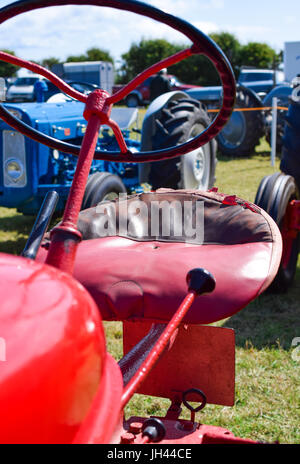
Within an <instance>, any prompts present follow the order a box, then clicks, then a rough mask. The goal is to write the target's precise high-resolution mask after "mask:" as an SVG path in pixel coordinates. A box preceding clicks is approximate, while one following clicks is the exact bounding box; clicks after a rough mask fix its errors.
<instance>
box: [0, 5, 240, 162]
mask: <svg viewBox="0 0 300 464" xmlns="http://www.w3.org/2000/svg"><path fill="white" fill-rule="evenodd" d="M68 4H73V5H94V6H102V7H111V8H115V9H118V10H125V11H130V12H133V13H136V14H139V15H142V16H146V17H148V18H152V19H154V20H156V21H158V22H160V23H163V24H166V25H167V26H170V27H172V28H174V29H175V30H177V31H178V32H180V33H182V34H184V35H185V36H186V37H187V38H188V39H189V40H190V41H191V42H192V46H191V47H190V48H187V49H185V50H182V51H180V52H178V53H175V54H174V55H172V56H169V57H168V58H165V59H164V60H161V61H159V62H158V63H155V64H154V65H152V66H150V68H148V69H146V70H145V71H143V72H142V73H140V74H139V75H138V76H137V77H135V78H134V79H133V80H132V81H131V82H129V84H127V85H126V86H125V87H124V88H123V89H121V90H120V91H119V92H117V93H116V94H114V95H112V96H109V95H106V96H105V104H104V107H105V105H106V106H107V107H111V105H112V104H113V103H116V102H118V101H120V100H122V99H123V98H124V97H125V96H126V95H128V93H130V92H131V91H132V90H134V89H135V88H136V87H137V86H138V85H139V84H140V83H142V82H143V81H144V80H145V79H147V77H149V76H151V75H152V74H154V73H156V72H158V71H159V70H161V69H162V68H165V67H168V66H171V65H173V64H175V63H178V62H179V61H181V60H183V59H185V58H188V57H189V56H191V55H194V54H203V55H205V56H207V57H208V58H209V59H210V60H211V61H212V63H213V64H214V66H215V67H216V69H217V71H218V73H219V75H220V78H221V82H222V86H223V102H222V107H221V109H220V111H219V113H218V114H217V116H216V117H215V119H214V120H213V121H212V122H211V124H210V126H209V127H207V128H206V129H205V130H204V131H203V132H202V133H201V134H200V135H198V136H196V137H195V138H193V139H192V140H189V141H188V142H186V143H183V144H181V145H177V146H176V147H170V148H166V149H163V150H156V151H148V152H142V153H138V155H137V154H135V153H131V152H130V151H129V150H128V148H127V146H126V143H125V140H124V138H123V135H122V132H121V130H120V128H119V127H118V126H117V124H116V123H115V122H114V121H112V120H111V119H110V118H109V113H108V112H107V110H106V109H103V111H102V110H101V111H102V112H101V111H100V112H98V113H97V115H98V118H99V121H100V123H101V124H107V125H108V126H109V127H111V129H112V130H113V132H114V134H115V137H116V139H117V142H118V145H119V147H120V151H119V152H118V151H107V150H101V149H99V148H96V149H95V152H94V158H96V159H102V160H107V161H115V162H149V161H159V160H163V159H170V158H174V157H178V156H181V155H184V154H186V153H189V152H191V151H192V150H195V149H197V148H199V147H200V146H202V145H205V144H206V143H208V142H209V141H210V140H212V139H213V138H214V137H215V136H216V135H217V134H218V133H219V132H220V131H221V130H222V129H223V127H224V126H225V124H226V122H227V121H228V119H229V117H230V115H231V112H232V110H233V107H234V103H235V95H236V87H235V78H234V74H233V71H232V68H231V65H230V63H229V61H228V60H227V58H226V56H225V55H224V54H223V52H222V51H221V50H220V48H219V47H218V46H217V45H216V44H215V43H214V42H213V41H212V40H211V39H210V38H209V37H207V36H206V35H205V34H203V33H202V32H201V31H199V30H198V29H196V28H195V27H194V26H192V25H191V24H189V23H187V22H186V21H184V20H181V19H179V18H177V17H176V16H172V15H170V14H168V13H166V12H164V11H162V10H159V9H158V8H155V7H153V6H150V5H147V4H146V3H143V2H140V1H137V0H20V1H18V2H15V3H12V4H10V5H7V6H5V7H3V8H2V9H0V24H2V23H4V22H5V21H6V20H8V19H11V18H14V17H16V16H18V15H19V14H21V13H25V12H27V11H32V10H36V9H39V8H45V7H50V6H62V5H68ZM0 59H1V60H3V61H6V62H8V63H12V64H16V65H18V66H22V67H25V68H27V69H29V70H30V71H33V72H35V73H38V74H41V75H42V76H44V77H45V78H47V79H49V80H50V81H51V82H52V83H53V84H54V85H56V86H57V87H58V88H59V89H60V90H61V91H62V92H64V93H66V94H68V95H69V96H71V97H72V98H75V99H77V100H79V101H81V102H82V103H85V104H86V108H87V106H88V100H89V97H87V96H86V95H84V94H82V93H80V92H78V91H76V90H75V89H73V88H72V87H70V86H69V85H68V84H66V83H65V82H64V81H63V80H61V79H59V78H58V77H57V76H56V75H55V74H53V73H52V72H51V71H49V70H47V69H44V68H43V67H42V66H39V65H37V64H35V63H31V62H28V61H25V60H22V59H21V58H17V57H15V56H12V55H9V54H8V53H5V52H0ZM99 90H100V89H99ZM97 91H98V90H95V91H94V92H92V94H90V95H93V94H96V92H97ZM100 91H101V90H100ZM101 92H103V91H101ZM104 107H103V108H104ZM85 112H86V109H85ZM0 117H1V118H2V119H3V120H4V121H5V122H6V123H7V124H9V125H12V127H14V128H15V129H16V130H19V131H20V132H21V133H23V134H24V135H26V136H28V137H30V138H32V139H34V140H35V141H37V142H40V143H44V144H45V145H47V146H49V147H51V148H55V149H57V150H59V151H63V152H64V153H69V154H72V155H77V156H78V155H79V154H80V148H81V147H80V146H77V145H72V144H69V143H67V142H62V141H59V140H57V139H55V138H52V137H49V136H46V135H45V134H42V133H40V132H38V131H36V130H35V129H33V128H31V127H30V126H28V125H26V124H25V123H24V122H22V121H19V120H17V119H16V118H14V117H13V116H12V115H10V114H9V112H8V111H7V110H6V109H5V108H4V106H3V105H0Z"/></svg>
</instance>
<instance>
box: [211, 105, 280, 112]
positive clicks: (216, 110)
mask: <svg viewBox="0 0 300 464" xmlns="http://www.w3.org/2000/svg"><path fill="white" fill-rule="evenodd" d="M272 109H273V107H272V106H265V107H263V108H234V110H233V111H265V110H272ZM276 109H277V110H283V111H287V110H288V108H286V107H285V106H277V107H276ZM218 111H220V110H219V109H218V108H212V109H209V110H207V112H208V113H217V112H218Z"/></svg>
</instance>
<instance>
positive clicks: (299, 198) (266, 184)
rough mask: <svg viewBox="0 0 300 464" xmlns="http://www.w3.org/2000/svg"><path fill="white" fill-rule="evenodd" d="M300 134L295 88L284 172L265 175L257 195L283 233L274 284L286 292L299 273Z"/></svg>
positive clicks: (286, 131) (287, 119)
mask: <svg viewBox="0 0 300 464" xmlns="http://www.w3.org/2000/svg"><path fill="white" fill-rule="evenodd" d="M298 89H299V87H298ZM295 90H297V88H296V89H295ZM299 134H300V102H299V97H298V96H297V92H295V95H294V94H293V93H292V94H291V96H290V98H289V110H288V114H287V116H286V117H285V127H284V132H283V138H282V143H283V148H282V152H281V164H280V168H281V172H277V173H275V174H271V175H269V176H266V177H264V178H263V179H262V181H261V183H260V185H259V187H258V191H257V194H256V198H255V204H257V205H258V206H260V207H261V208H263V209H264V210H265V211H267V212H268V213H269V214H270V216H271V217H272V218H273V219H274V221H275V222H276V224H277V225H278V227H279V228H280V231H281V234H282V239H283V253H282V259H281V263H280V267H279V270H278V274H277V275H276V278H275V279H274V281H273V283H272V285H271V286H270V290H273V291H274V292H286V291H287V290H288V289H289V287H290V285H291V284H292V282H293V280H294V277H295V273H296V268H297V262H298V254H299V250H300V194H299V192H300V135H299Z"/></svg>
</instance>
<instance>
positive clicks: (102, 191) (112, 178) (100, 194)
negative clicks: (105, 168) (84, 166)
mask: <svg viewBox="0 0 300 464" xmlns="http://www.w3.org/2000/svg"><path fill="white" fill-rule="evenodd" d="M120 193H126V187H125V185H124V184H123V182H122V180H121V179H120V177H118V176H116V175H115V174H111V173H110V172H95V173H94V174H91V175H90V177H89V178H88V181H87V184H86V189H85V194H84V197H83V201H82V208H81V209H87V208H91V207H93V206H96V205H97V204H98V203H100V202H101V201H107V200H109V201H111V200H114V199H115V198H117V197H118V195H119V194H120Z"/></svg>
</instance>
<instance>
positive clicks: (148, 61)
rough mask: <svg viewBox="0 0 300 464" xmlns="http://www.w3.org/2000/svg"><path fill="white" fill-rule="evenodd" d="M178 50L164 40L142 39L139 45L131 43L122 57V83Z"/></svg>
mask: <svg viewBox="0 0 300 464" xmlns="http://www.w3.org/2000/svg"><path fill="white" fill-rule="evenodd" d="M180 49H181V47H180V46H178V45H173V44H171V43H170V42H168V41H167V40H165V39H151V40H146V39H142V40H141V41H140V43H133V44H132V45H131V47H130V49H129V51H128V52H127V53H124V54H123V55H122V59H123V60H124V63H123V65H122V68H121V72H122V75H123V81H124V82H128V81H129V80H131V79H133V78H134V77H135V76H136V75H137V74H139V73H140V72H141V71H143V70H144V69H146V68H148V67H149V66H151V65H152V64H154V63H156V62H157V61H160V60H162V59H164V58H167V57H168V56H170V55H173V54H174V53H176V52H177V51H179V50H180Z"/></svg>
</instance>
